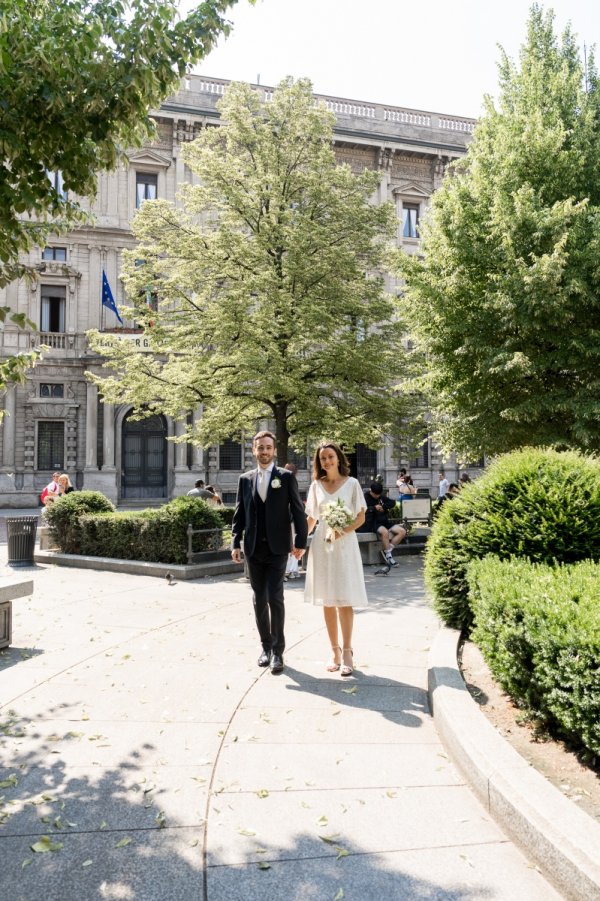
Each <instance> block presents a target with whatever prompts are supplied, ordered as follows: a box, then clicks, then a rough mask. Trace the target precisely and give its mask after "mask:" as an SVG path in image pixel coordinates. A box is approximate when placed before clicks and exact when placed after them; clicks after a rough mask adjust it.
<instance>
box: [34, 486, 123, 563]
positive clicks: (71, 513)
mask: <svg viewBox="0 0 600 901" xmlns="http://www.w3.org/2000/svg"><path fill="white" fill-rule="evenodd" d="M114 510H115V508H114V506H113V504H112V503H111V502H110V501H109V499H108V498H107V497H105V496H104V495H103V494H101V492H100V491H72V492H71V493H70V494H65V495H64V496H63V497H60V498H58V499H57V500H55V501H53V502H52V504H50V505H49V506H48V507H46V508H45V510H44V512H43V514H42V515H43V520H44V522H46V523H47V524H48V528H49V530H50V536H51V538H53V539H54V541H55V542H56V544H57V545H58V547H59V548H60V549H61V551H63V553H65V554H79V553H81V551H80V539H81V534H80V527H79V517H80V516H82V515H83V514H85V513H114Z"/></svg>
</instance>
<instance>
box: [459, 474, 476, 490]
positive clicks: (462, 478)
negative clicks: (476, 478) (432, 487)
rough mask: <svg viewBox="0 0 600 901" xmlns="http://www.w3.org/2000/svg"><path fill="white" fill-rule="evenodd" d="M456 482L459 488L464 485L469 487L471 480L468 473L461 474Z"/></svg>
mask: <svg viewBox="0 0 600 901" xmlns="http://www.w3.org/2000/svg"><path fill="white" fill-rule="evenodd" d="M458 481H459V483H460V487H461V488H463V487H464V486H465V485H471V484H472V483H473V479H472V478H471V476H470V475H469V473H468V472H463V473H462V474H461V476H460V479H459V480H458Z"/></svg>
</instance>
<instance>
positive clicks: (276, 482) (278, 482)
mask: <svg viewBox="0 0 600 901" xmlns="http://www.w3.org/2000/svg"><path fill="white" fill-rule="evenodd" d="M271 488H281V479H279V478H274V479H271Z"/></svg>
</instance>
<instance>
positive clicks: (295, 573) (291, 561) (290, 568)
mask: <svg viewBox="0 0 600 901" xmlns="http://www.w3.org/2000/svg"><path fill="white" fill-rule="evenodd" d="M283 468H284V469H287V470H288V472H291V473H292V474H293V475H294V476H296V474H297V472H298V467H297V466H296V464H295V463H286V464H285V466H284V467H283ZM292 538H295V535H294V531H293V529H292ZM299 578H300V561H299V560H298V559H297V558H296V557H294V555H293V554H292V553H291V551H290V553H289V554H288V559H287V564H286V567H285V576H284V577H283V581H284V582H287V581H288V579H299Z"/></svg>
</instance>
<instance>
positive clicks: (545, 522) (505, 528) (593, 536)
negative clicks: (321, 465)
mask: <svg viewBox="0 0 600 901" xmlns="http://www.w3.org/2000/svg"><path fill="white" fill-rule="evenodd" d="M487 554H495V555H496V556H497V557H499V558H502V559H506V558H508V557H511V556H518V557H526V558H528V559H529V560H533V561H536V562H540V563H552V562H554V561H559V562H564V563H572V562H576V561H578V560H584V559H587V558H589V559H593V560H598V559H600V461H598V459H597V458H594V457H585V456H583V455H582V454H580V453H578V452H576V451H567V452H564V453H561V452H558V451H554V450H547V449H543V448H524V449H523V450H520V451H515V452H514V453H511V454H506V455H504V456H502V457H499V458H498V459H497V460H496V461H495V462H494V463H493V464H492V465H491V466H490V467H489V469H488V470H487V472H485V473H484V474H483V475H482V476H481V477H480V478H479V479H477V481H475V482H473V483H472V484H470V485H467V486H465V487H464V488H463V489H462V491H461V493H460V495H459V496H458V497H457V498H454V499H452V500H448V501H446V502H445V503H444V504H443V505H442V507H441V509H440V511H439V514H438V516H437V517H436V521H435V523H434V526H433V528H432V531H431V536H430V538H429V541H428V544H427V551H426V557H425V576H426V580H427V584H428V586H429V588H430V589H431V591H432V593H433V596H434V603H435V607H436V610H437V612H438V613H439V615H440V616H441V618H442V619H443V620H444V621H445V622H446V623H447V624H448V625H450V626H452V627H454V628H457V629H463V628H468V627H469V626H470V625H471V622H472V613H471V609H470V606H469V599H468V586H467V567H468V565H469V563H470V562H471V561H472V560H474V559H478V558H481V557H485V556H486V555H487Z"/></svg>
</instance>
